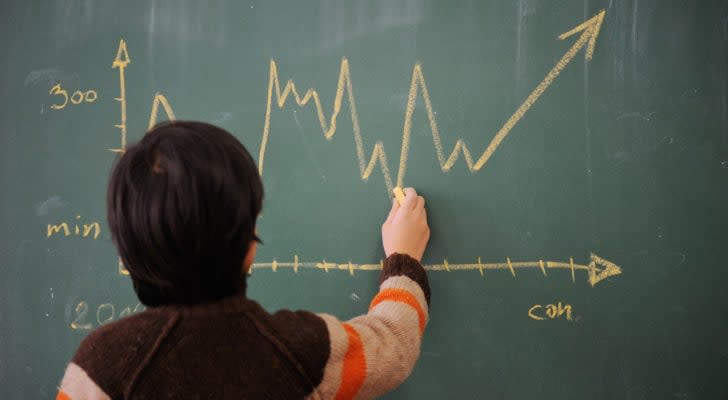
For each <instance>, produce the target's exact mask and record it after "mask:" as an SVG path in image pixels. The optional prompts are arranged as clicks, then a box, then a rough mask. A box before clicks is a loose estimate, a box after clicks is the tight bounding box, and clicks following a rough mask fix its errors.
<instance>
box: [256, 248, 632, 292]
mask: <svg viewBox="0 0 728 400" xmlns="http://www.w3.org/2000/svg"><path fill="white" fill-rule="evenodd" d="M268 268H269V269H271V270H272V271H273V272H275V271H277V270H278V269H279V268H289V269H293V272H295V273H298V270H299V269H317V270H323V271H325V272H329V271H331V270H334V271H336V270H338V271H348V272H349V274H350V275H354V272H355V271H378V270H381V269H382V261H380V262H379V263H378V264H354V263H351V262H347V263H332V262H327V261H326V260H323V261H321V262H303V261H301V260H300V258H299V257H298V255H295V256H293V262H279V261H278V260H273V262H270V263H254V264H253V266H252V268H251V272H252V271H253V270H255V269H268ZM424 268H425V270H428V271H439V272H443V271H444V272H453V271H478V272H480V275H481V276H485V272H486V271H489V270H502V271H510V273H511V275H512V276H513V277H514V278H515V277H516V270H540V271H541V272H542V273H543V275H544V276H547V275H548V274H547V272H546V271H548V270H554V269H562V270H569V271H571V280H572V282H576V271H585V272H586V273H587V276H588V281H589V284H590V285H591V286H592V287H593V286H594V285H596V284H597V283H599V282H601V281H602V280H604V279H606V278H608V277H610V276H615V275H619V274H621V273H622V269H621V268H620V267H619V266H618V265H616V264H614V263H613V262H611V261H609V260H606V259H604V258H601V257H599V256H597V255H596V254H593V253H592V254H591V260H590V262H589V264H587V265H583V264H576V263H574V259H573V258H570V259H569V262H559V261H544V260H538V261H511V259H510V258H506V262H501V263H483V262H481V261H480V257H478V262H477V263H474V264H451V263H449V262H448V261H447V260H444V261H443V263H442V264H428V265H424Z"/></svg>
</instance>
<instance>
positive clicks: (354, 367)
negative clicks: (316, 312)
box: [335, 324, 367, 400]
mask: <svg viewBox="0 0 728 400" xmlns="http://www.w3.org/2000/svg"><path fill="white" fill-rule="evenodd" d="M342 325H343V326H344V330H345V331H346V336H347V337H348V339H349V347H348V348H347V350H346V355H345V356H344V367H343V369H342V371H341V385H340V386H339V390H338V391H337V392H336V397H335V398H336V400H344V399H353V398H354V396H356V394H357V393H358V392H359V389H361V386H362V385H363V384H364V378H366V375H367V360H366V358H365V357H364V346H362V343H361V338H360V337H359V334H358V333H357V332H356V330H355V329H354V328H353V327H352V326H351V325H349V324H342Z"/></svg>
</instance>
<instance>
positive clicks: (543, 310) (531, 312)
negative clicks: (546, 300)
mask: <svg viewBox="0 0 728 400" xmlns="http://www.w3.org/2000/svg"><path fill="white" fill-rule="evenodd" d="M528 316H529V317H530V318H531V319H535V320H536V321H543V320H545V319H558V318H566V320H567V321H572V318H571V304H564V303H562V302H558V303H557V304H547V305H545V306H542V305H540V304H536V305H534V306H533V307H531V308H530V309H528Z"/></svg>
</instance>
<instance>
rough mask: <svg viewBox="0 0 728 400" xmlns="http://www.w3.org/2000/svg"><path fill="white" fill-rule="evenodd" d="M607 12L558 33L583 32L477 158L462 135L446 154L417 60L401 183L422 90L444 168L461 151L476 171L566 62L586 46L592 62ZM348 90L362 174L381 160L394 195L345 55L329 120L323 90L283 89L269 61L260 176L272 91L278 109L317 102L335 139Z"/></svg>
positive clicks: (329, 135)
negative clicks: (290, 102)
mask: <svg viewBox="0 0 728 400" xmlns="http://www.w3.org/2000/svg"><path fill="white" fill-rule="evenodd" d="M605 14H606V11H605V10H602V11H600V12H599V13H598V14H596V15H595V16H594V17H592V18H590V19H589V20H587V21H585V22H583V23H581V24H580V25H578V26H576V27H575V28H573V29H572V30H570V31H568V32H564V33H562V34H561V35H559V39H561V40H563V39H566V38H568V37H571V36H573V35H575V34H577V33H579V32H581V35H580V36H579V39H577V41H576V42H575V43H574V44H573V45H572V46H571V48H569V50H567V51H566V53H564V55H563V56H562V57H561V58H560V59H559V61H558V62H557V63H556V65H555V66H554V67H553V68H552V69H551V70H550V71H549V72H548V74H546V77H545V78H544V79H543V80H542V81H541V83H539V84H538V86H536V88H535V89H534V90H533V91H532V92H531V93H530V94H529V95H528V97H526V100H525V101H524V102H523V103H522V104H521V105H520V106H519V107H518V109H516V111H515V112H514V113H513V115H511V117H510V118H508V120H507V121H506V122H505V123H504V124H503V126H502V127H501V128H500V130H498V132H497V133H496V135H495V136H494V137H493V139H492V140H491V141H490V143H489V144H488V146H487V147H486V149H485V150H484V151H483V153H482V154H481V155H480V157H478V159H477V160H474V159H473V156H472V153H471V151H470V150H469V149H468V147H467V145H466V144H465V141H464V140H463V139H458V140H457V141H456V142H455V146H454V148H453V150H452V151H451V152H450V155H449V156H448V157H445V151H444V148H443V146H442V140H441V137H440V131H439V128H438V126H437V121H436V119H435V113H434V111H433V108H432V102H431V100H430V94H429V92H428V90H427V84H426V83H425V76H424V73H423V72H422V66H421V65H420V64H419V63H417V64H415V66H414V68H413V71H412V79H411V82H410V87H409V94H408V98H407V108H406V110H405V117H404V126H403V129H402V143H401V147H400V159H399V169H398V172H397V186H400V187H401V186H404V177H405V173H406V170H407V159H408V156H409V144H410V138H411V131H412V118H413V115H414V110H415V106H416V104H417V98H418V96H419V95H420V94H421V96H422V99H423V101H424V103H425V110H426V112H427V118H428V121H429V124H430V131H431V134H432V141H433V145H434V147H435V153H436V156H437V160H438V163H439V165H440V169H441V170H442V171H443V172H448V171H449V170H450V169H451V168H452V167H453V165H455V162H456V161H457V160H458V159H459V157H460V154H461V153H462V155H463V158H464V159H465V163H466V165H467V167H468V169H469V170H470V172H471V173H475V172H477V171H479V170H480V169H481V168H483V166H484V165H485V164H486V163H487V162H488V160H489V159H490V157H491V156H492V155H493V153H494V152H495V151H496V149H497V148H498V146H499V145H500V144H501V142H503V140H504V139H505V138H506V136H508V134H509V133H510V132H511V130H512V129H513V127H514V126H515V125H516V124H517V123H518V121H520V119H521V118H523V116H524V115H525V114H526V112H527V111H528V110H529V109H530V108H531V107H532V106H533V105H534V104H535V103H536V101H537V100H538V99H539V98H540V97H541V95H542V94H543V93H544V92H545V91H546V89H548V87H549V86H550V85H551V83H552V82H553V81H554V79H556V77H558V76H559V74H560V73H561V72H562V71H563V70H564V68H566V65H568V64H569V62H570V61H571V60H572V59H574V57H576V54H577V53H578V52H579V50H581V49H582V48H583V47H584V46H586V53H585V60H587V61H589V60H591V58H592V56H593V55H594V49H595V46H596V40H597V37H598V36H599V31H600V29H601V26H602V22H603V21H604V16H605ZM344 92H346V95H347V96H346V99H347V101H348V102H349V113H350V116H351V120H352V128H353V133H354V144H355V147H356V157H357V162H358V165H359V172H360V177H361V179H362V180H367V179H369V176H371V174H372V172H373V170H374V167H375V166H376V165H377V164H379V167H380V169H381V171H382V176H383V177H384V182H385V184H386V186H387V191H388V193H391V191H392V189H393V188H394V184H393V180H392V176H391V174H390V172H389V164H388V162H387V154H386V152H385V151H384V145H383V144H382V142H381V141H377V142H376V143H375V144H374V147H373V149H372V152H371V155H370V156H369V158H368V160H367V157H366V155H365V151H364V144H363V140H362V134H361V127H360V125H359V117H358V114H357V111H356V103H355V101H354V91H353V89H352V82H351V73H350V69H349V61H348V60H347V59H346V58H342V60H341V66H340V69H339V80H338V83H337V86H336V95H335V97H334V104H333V110H332V112H331V115H330V117H329V119H328V120H327V119H326V116H325V114H324V110H323V107H322V106H321V99H320V96H319V94H318V91H316V90H315V89H308V90H307V91H306V92H305V93H304V95H303V96H301V95H300V94H299V92H298V90H297V89H296V84H295V83H294V82H293V80H291V79H289V80H288V81H287V82H286V84H285V86H284V87H283V90H281V85H280V78H279V75H278V66H277V64H276V62H275V60H271V61H270V70H269V76H268V94H267V101H266V109H265V120H264V124H263V135H262V137H261V144H260V152H259V156H258V170H259V172H260V174H261V175H262V174H263V166H264V163H265V155H266V152H267V148H268V139H269V137H270V124H271V122H270V119H271V113H272V109H273V95H274V94H275V97H276V104H277V105H278V108H279V109H282V108H283V107H284V106H285V104H286V100H287V99H288V97H289V96H290V95H293V98H294V100H295V101H296V104H297V105H298V106H299V107H303V106H305V105H307V104H308V103H309V102H310V101H311V100H313V104H314V107H315V108H316V115H317V116H318V119H319V124H320V125H321V130H322V131H323V134H324V137H325V138H326V139H327V140H331V139H332V138H333V136H334V134H336V127H337V125H336V121H337V118H338V116H339V113H340V111H341V104H342V102H343V100H344Z"/></svg>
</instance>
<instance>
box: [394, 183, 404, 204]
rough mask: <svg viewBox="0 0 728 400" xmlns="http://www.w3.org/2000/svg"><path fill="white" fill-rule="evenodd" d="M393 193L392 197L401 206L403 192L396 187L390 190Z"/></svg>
mask: <svg viewBox="0 0 728 400" xmlns="http://www.w3.org/2000/svg"><path fill="white" fill-rule="evenodd" d="M392 192H394V197H395V198H396V199H397V203H399V205H400V206H401V205H402V203H404V192H403V191H402V188H401V187H399V186H397V187H395V188H394V190H392Z"/></svg>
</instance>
